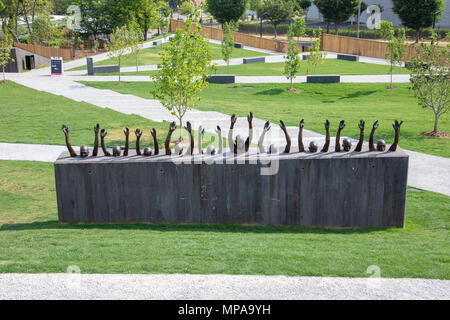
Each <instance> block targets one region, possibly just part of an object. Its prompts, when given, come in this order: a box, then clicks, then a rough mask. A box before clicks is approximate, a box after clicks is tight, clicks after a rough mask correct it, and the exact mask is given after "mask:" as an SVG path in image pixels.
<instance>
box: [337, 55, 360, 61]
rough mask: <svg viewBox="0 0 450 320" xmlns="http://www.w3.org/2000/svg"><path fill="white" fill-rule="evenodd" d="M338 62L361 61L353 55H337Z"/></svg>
mask: <svg viewBox="0 0 450 320" xmlns="http://www.w3.org/2000/svg"><path fill="white" fill-rule="evenodd" d="M337 59H338V60H347V61H359V56H356V55H353V54H342V53H338V54H337Z"/></svg>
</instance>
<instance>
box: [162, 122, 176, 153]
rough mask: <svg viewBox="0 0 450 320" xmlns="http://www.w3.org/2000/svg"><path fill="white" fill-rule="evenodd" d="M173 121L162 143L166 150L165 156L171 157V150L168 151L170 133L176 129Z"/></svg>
mask: <svg viewBox="0 0 450 320" xmlns="http://www.w3.org/2000/svg"><path fill="white" fill-rule="evenodd" d="M176 127H177V126H176V124H175V121H173V122H171V123H170V127H169V132H168V133H167V137H166V141H165V142H164V148H165V149H166V154H167V155H171V154H172V150H170V138H171V137H172V133H173V132H174V131H175V129H176Z"/></svg>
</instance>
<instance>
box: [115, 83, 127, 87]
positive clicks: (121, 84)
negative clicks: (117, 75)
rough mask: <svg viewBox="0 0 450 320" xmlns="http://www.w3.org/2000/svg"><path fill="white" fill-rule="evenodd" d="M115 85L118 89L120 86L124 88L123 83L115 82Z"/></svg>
mask: <svg viewBox="0 0 450 320" xmlns="http://www.w3.org/2000/svg"><path fill="white" fill-rule="evenodd" d="M115 85H116V86H118V87H120V86H124V85H125V83H123V82H117V83H116V84H115Z"/></svg>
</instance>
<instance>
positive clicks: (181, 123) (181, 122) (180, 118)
mask: <svg viewBox="0 0 450 320" xmlns="http://www.w3.org/2000/svg"><path fill="white" fill-rule="evenodd" d="M178 119H179V120H180V142H181V141H182V140H183V117H179V118H178Z"/></svg>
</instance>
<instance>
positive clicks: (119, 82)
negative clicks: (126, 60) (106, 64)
mask: <svg viewBox="0 0 450 320" xmlns="http://www.w3.org/2000/svg"><path fill="white" fill-rule="evenodd" d="M119 83H120V56H119Z"/></svg>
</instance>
